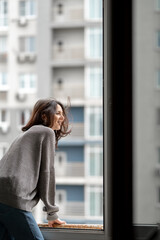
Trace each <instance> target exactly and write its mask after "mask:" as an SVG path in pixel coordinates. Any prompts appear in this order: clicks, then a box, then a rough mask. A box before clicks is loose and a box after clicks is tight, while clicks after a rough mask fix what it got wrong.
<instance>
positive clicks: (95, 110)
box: [85, 107, 103, 137]
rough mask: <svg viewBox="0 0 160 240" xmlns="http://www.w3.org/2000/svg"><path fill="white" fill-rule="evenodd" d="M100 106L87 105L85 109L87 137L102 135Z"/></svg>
mask: <svg viewBox="0 0 160 240" xmlns="http://www.w3.org/2000/svg"><path fill="white" fill-rule="evenodd" d="M102 125H103V124H102V107H88V108H87V109H86V131H85V132H86V134H87V137H102V134H103V129H102Z"/></svg>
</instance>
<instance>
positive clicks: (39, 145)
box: [0, 125, 59, 220]
mask: <svg viewBox="0 0 160 240" xmlns="http://www.w3.org/2000/svg"><path fill="white" fill-rule="evenodd" d="M54 155H55V134H54V131H53V130H52V129H51V128H49V127H45V126H43V125H35V126H33V127H31V128H30V129H29V130H27V131H26V132H24V133H22V134H21V135H20V136H19V137H18V138H16V139H15V141H14V142H13V143H12V145H11V146H10V148H9V150H8V151H7V153H6V154H5V155H4V156H3V158H2V159H1V160H0V202H1V203H3V204H6V205H9V206H12V207H15V208H18V209H22V210H25V211H29V212H31V211H32V208H33V207H34V206H35V205H36V204H37V203H38V201H39V200H40V199H41V200H42V201H43V203H44V205H45V207H46V210H47V219H48V220H56V219H57V218H58V216H57V213H56V212H58V211H59V208H58V207H57V206H56V205H55V171H54Z"/></svg>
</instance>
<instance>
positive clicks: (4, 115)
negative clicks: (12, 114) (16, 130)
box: [0, 109, 9, 133]
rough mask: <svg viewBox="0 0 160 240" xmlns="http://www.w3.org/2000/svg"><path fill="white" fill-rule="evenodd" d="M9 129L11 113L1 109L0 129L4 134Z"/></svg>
mask: <svg viewBox="0 0 160 240" xmlns="http://www.w3.org/2000/svg"><path fill="white" fill-rule="evenodd" d="M8 127H9V112H8V110H6V109H0V128H1V130H2V132H3V133H5V132H7V131H8Z"/></svg>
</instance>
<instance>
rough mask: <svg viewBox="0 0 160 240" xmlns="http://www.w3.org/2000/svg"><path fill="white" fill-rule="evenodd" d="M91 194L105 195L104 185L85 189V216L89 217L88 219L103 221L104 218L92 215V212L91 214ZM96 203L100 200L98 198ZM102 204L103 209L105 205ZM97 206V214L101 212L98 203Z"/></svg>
mask: <svg viewBox="0 0 160 240" xmlns="http://www.w3.org/2000/svg"><path fill="white" fill-rule="evenodd" d="M91 192H94V193H95V194H96V193H97V194H98V193H102V194H103V186H102V185H87V186H86V189H85V195H86V199H85V214H86V216H87V218H88V219H92V220H93V219H99V220H102V219H103V216H100V215H98V214H97V215H96V214H95V215H92V214H91V212H90V205H91V202H90V194H91ZM95 201H96V202H99V201H98V199H97V198H96V199H95ZM100 204H102V205H101V207H103V203H100ZM96 206H97V209H95V213H96V212H100V205H99V204H98V203H97V204H96Z"/></svg>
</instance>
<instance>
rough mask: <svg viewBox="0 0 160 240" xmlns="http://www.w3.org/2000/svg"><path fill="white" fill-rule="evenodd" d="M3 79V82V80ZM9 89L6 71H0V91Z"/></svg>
mask: <svg viewBox="0 0 160 240" xmlns="http://www.w3.org/2000/svg"><path fill="white" fill-rule="evenodd" d="M4 79H5V83H4V82H3V80H4ZM8 90H9V82H8V73H7V72H0V92H1V91H8Z"/></svg>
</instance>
